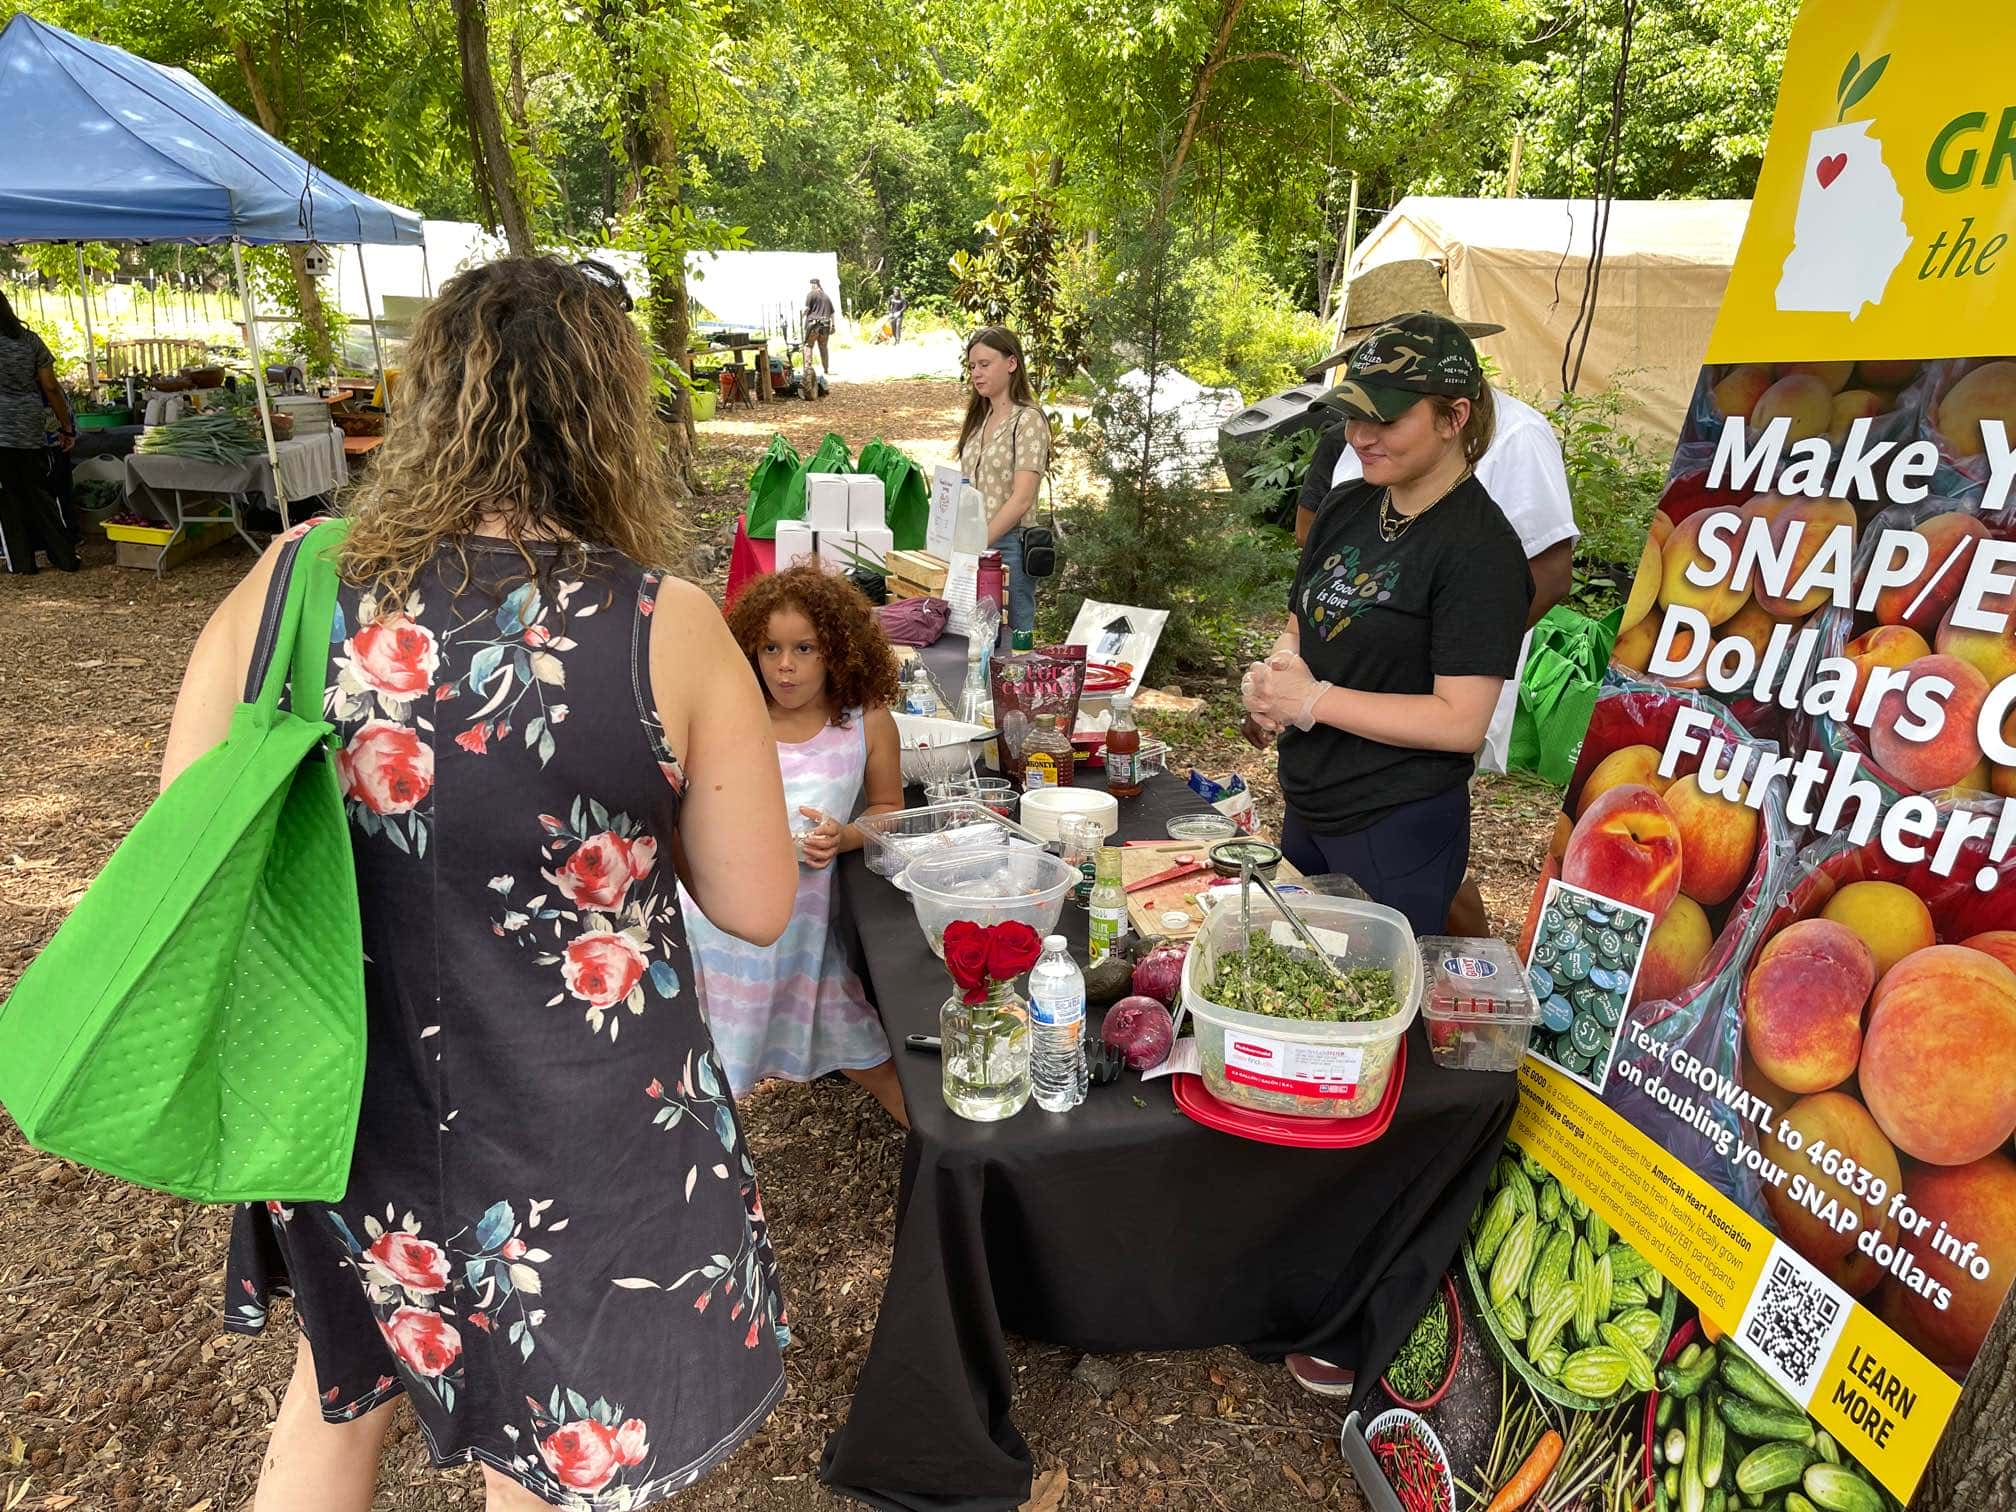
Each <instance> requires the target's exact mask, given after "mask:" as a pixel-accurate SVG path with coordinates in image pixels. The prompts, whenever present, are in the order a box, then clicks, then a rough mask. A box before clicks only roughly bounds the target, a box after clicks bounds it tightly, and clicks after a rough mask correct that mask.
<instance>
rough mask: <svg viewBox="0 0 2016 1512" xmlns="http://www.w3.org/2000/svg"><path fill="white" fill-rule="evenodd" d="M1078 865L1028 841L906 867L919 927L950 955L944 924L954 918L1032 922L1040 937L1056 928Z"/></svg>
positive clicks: (937, 951) (938, 950) (938, 951)
mask: <svg viewBox="0 0 2016 1512" xmlns="http://www.w3.org/2000/svg"><path fill="white" fill-rule="evenodd" d="M1078 875H1079V873H1078V868H1077V867H1075V866H1073V865H1071V864H1070V863H1068V862H1065V861H1060V860H1059V859H1058V858H1057V857H1055V856H1053V855H1051V854H1050V853H1049V852H1048V851H1041V850H1035V849H1032V848H1028V847H1003V846H987V847H985V848H980V849H976V848H962V849H958V850H952V851H948V852H946V853H945V854H943V855H938V856H927V857H923V858H920V859H919V860H916V861H912V862H911V863H910V867H909V870H908V871H907V872H905V873H904V880H905V881H906V883H907V884H908V886H907V888H906V889H905V890H906V891H907V892H908V893H909V894H910V902H911V905H912V906H913V907H914V908H915V909H916V910H917V927H918V928H920V929H922V930H923V931H924V938H925V939H926V940H928V941H930V942H931V953H932V954H933V955H935V956H937V957H938V958H939V959H940V960H943V959H944V957H945V930H946V928H947V926H949V925H950V924H951V923H952V922H953V921H954V920H955V919H970V920H972V921H973V922H974V923H975V924H982V925H989V924H1007V923H1011V922H1012V923H1019V924H1027V925H1028V926H1029V927H1030V928H1031V929H1033V930H1035V931H1036V934H1037V937H1038V938H1039V939H1040V938H1041V937H1043V936H1044V935H1047V934H1050V933H1051V932H1052V931H1053V930H1055V929H1056V928H1057V919H1058V916H1059V915H1061V914H1062V913H1063V912H1064V895H1065V894H1066V893H1068V892H1070V891H1071V889H1072V888H1073V887H1075V886H1077V884H1078Z"/></svg>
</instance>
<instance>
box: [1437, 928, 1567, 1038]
mask: <svg viewBox="0 0 2016 1512" xmlns="http://www.w3.org/2000/svg"><path fill="white" fill-rule="evenodd" d="M1421 978H1422V989H1421V1017H1422V1018H1424V1019H1426V1020H1427V1022H1428V1049H1429V1050H1430V1052H1432V1053H1433V1055H1434V1057H1435V1064H1436V1065H1438V1066H1448V1067H1449V1068H1451V1069H1452V1070H1456V1071H1515V1070H1517V1069H1518V1067H1519V1062H1520V1061H1521V1060H1522V1059H1523V1058H1524V1057H1525V1054H1526V1041H1527V1038H1528V1037H1529V1036H1530V1035H1531V1034H1532V1033H1533V1026H1534V1024H1535V1023H1537V1022H1538V1021H1539V1019H1540V1005H1539V1004H1538V1003H1536V1002H1535V1001H1534V1000H1533V994H1532V992H1531V990H1530V989H1528V987H1527V985H1526V973H1525V972H1524V971H1523V970H1522V969H1521V968H1520V965H1519V960H1518V957H1516V956H1514V955H1513V954H1512V951H1511V948H1510V947H1509V946H1507V945H1506V944H1505V942H1504V941H1503V940H1459V939H1455V938H1452V937H1451V936H1448V935H1429V936H1427V937H1426V938H1425V939H1423V940H1422V941H1421Z"/></svg>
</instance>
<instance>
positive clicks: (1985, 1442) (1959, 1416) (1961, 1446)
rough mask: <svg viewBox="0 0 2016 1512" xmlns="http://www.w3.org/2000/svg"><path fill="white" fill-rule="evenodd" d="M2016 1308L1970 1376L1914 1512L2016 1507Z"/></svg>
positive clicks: (1993, 1332)
mask: <svg viewBox="0 0 2016 1512" xmlns="http://www.w3.org/2000/svg"><path fill="white" fill-rule="evenodd" d="M2012 1345H2016V1307H2011V1306H2009V1305H2007V1304H2006V1303H2005V1304H2004V1306H2003V1308H2002V1311H2001V1313H2000V1315H1998V1316H1997V1318H1996V1319H1995V1326H1994V1327H1993V1328H1991V1329H1989V1330H1988V1338H1987V1339H1986V1341H1985V1342H1984V1343H1983V1344H1982V1346H1981V1353H1980V1354H1979V1355H1978V1356H1976V1357H1975V1360H1974V1368H1973V1370H1971V1371H1970V1372H1968V1375H1967V1389H1966V1390H1965V1391H1963V1392H1961V1393H1960V1403H1959V1405H1958V1406H1957V1407H1955V1408H1954V1410H1953V1419H1952V1421H1951V1422H1949V1423H1948V1424H1947V1425H1946V1434H1945V1437H1943V1438H1942V1439H1940V1440H1939V1448H1938V1449H1937V1451H1936V1452H1935V1453H1934V1454H1933V1456H1932V1464H1931V1466H1930V1468H1928V1469H1927V1470H1926V1472H1925V1479H1924V1480H1922V1481H1921V1482H1919V1485H1918V1494H1917V1495H1916V1496H1915V1497H1913V1498H1912V1499H1911V1508H1912V1512H1988V1509H1989V1508H1991V1507H2016V1438H2012V1437H2011V1436H2010V1433H2009V1425H2010V1423H2012V1422H2016V1371H2012V1369H2011V1366H2012V1364H2016V1361H2012V1360H2011V1358H2010V1356H2011V1353H2012Z"/></svg>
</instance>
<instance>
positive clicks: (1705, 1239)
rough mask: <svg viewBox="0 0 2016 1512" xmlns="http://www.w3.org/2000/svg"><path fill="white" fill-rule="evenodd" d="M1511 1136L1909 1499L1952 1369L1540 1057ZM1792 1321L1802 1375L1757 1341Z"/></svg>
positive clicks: (1941, 1422) (1947, 1407)
mask: <svg viewBox="0 0 2016 1512" xmlns="http://www.w3.org/2000/svg"><path fill="white" fill-rule="evenodd" d="M1512 1138H1513V1139H1514V1140H1516V1141H1517V1142H1518V1143H1519V1145H1520V1146H1521V1147H1522V1148H1523V1149H1525V1150H1526V1151H1527V1152H1528V1153H1530V1154H1531V1155H1532V1156H1533V1157H1534V1158H1535V1159H1537V1160H1538V1161H1539V1162H1540V1163H1541V1164H1542V1165H1544V1166H1546V1167H1547V1169H1548V1170H1549V1171H1550V1172H1551V1173H1553V1175H1554V1176H1555V1177H1556V1178H1557V1179H1558V1180H1559V1181H1560V1183H1561V1184H1562V1185H1563V1186H1564V1187H1566V1188H1568V1190H1570V1191H1572V1192H1573V1193H1575V1195H1576V1196H1578V1197H1580V1198H1581V1199H1582V1200H1583V1201H1584V1202H1586V1203H1588V1204H1589V1206H1590V1207H1592V1208H1594V1209H1595V1210H1596V1211H1597V1212H1598V1213H1600V1214H1601V1215H1602V1217H1603V1219H1604V1221H1605V1222H1606V1223H1608V1224H1609V1225H1610V1226H1611V1227H1612V1228H1613V1229H1615V1230H1616V1231H1617V1233H1618V1235H1619V1236H1620V1237H1622V1238H1623V1239H1624V1240H1625V1241H1626V1242H1627V1243H1628V1244H1630V1246H1631V1247H1632V1248H1633V1249H1635V1250H1637V1251H1638V1253H1639V1254H1641V1255H1643V1256H1644V1257H1645V1258H1646V1259H1647V1260H1649V1261H1651V1262H1652V1264H1653V1266H1654V1268H1656V1269H1657V1270H1658V1271H1659V1273H1660V1274H1661V1275H1662V1276H1664V1277H1665V1278H1666V1279H1667V1280H1668V1281H1669V1282H1671V1283H1672V1284H1673V1285H1675V1286H1677V1287H1679V1288H1680V1290H1681V1292H1682V1294H1683V1295H1685V1296H1686V1297H1687V1298H1688V1300H1689V1301H1691V1302H1693V1303H1694V1305H1695V1306H1696V1307H1697V1308H1699V1309H1700V1312H1701V1316H1702V1317H1703V1318H1704V1319H1705V1320H1707V1322H1708V1323H1710V1324H1712V1325H1713V1326H1714V1327H1715V1328H1716V1329H1717V1330H1719V1331H1720V1332H1722V1333H1726V1334H1732V1335H1734V1336H1735V1337H1736V1339H1737V1341H1738V1342H1739V1343H1741V1344H1743V1345H1744V1346H1745V1351H1746V1353H1749V1354H1751V1355H1752V1356H1753V1357H1754V1358H1756V1359H1757V1361H1758V1363H1759V1364H1760V1365H1761V1366H1762V1367H1763V1368H1765V1369H1766V1370H1767V1371H1769V1372H1770V1374H1771V1375H1772V1376H1773V1377H1775V1378H1776V1380H1777V1382H1778V1384H1779V1386H1780V1387H1781V1388H1783V1389H1784V1390H1785V1391H1786V1392H1787V1394H1789V1395H1790V1396H1791V1397H1792V1398H1793V1399H1794V1400H1795V1401H1798V1402H1801V1403H1803V1404H1804V1406H1805V1408H1806V1410H1807V1411H1808V1412H1809V1413H1811V1414H1812V1415H1813V1419H1814V1421H1816V1422H1817V1423H1819V1424H1820V1426H1821V1427H1822V1428H1824V1429H1826V1430H1827V1431H1828V1432H1829V1433H1831V1434H1832V1435H1833V1436H1834V1438H1835V1440H1836V1441H1837V1442H1839V1444H1840V1445H1841V1447H1842V1448H1843V1449H1844V1450H1846V1451H1847V1452H1848V1453H1849V1454H1850V1455H1852V1456H1853V1457H1854V1458H1855V1459H1856V1460H1857V1461H1858V1462H1860V1463H1861V1464H1862V1465H1864V1466H1866V1467H1867V1468H1868V1469H1869V1471H1870V1473H1871V1474H1873V1475H1874V1476H1876V1478H1877V1479H1878V1480H1880V1481H1882V1482H1883V1484H1884V1485H1885V1486H1887V1487H1889V1488H1890V1490H1891V1491H1892V1492H1894V1493H1895V1494H1896V1495H1897V1496H1898V1498H1899V1499H1900V1500H1904V1501H1908V1500H1910V1497H1911V1492H1912V1489H1913V1488H1914V1487H1915V1486H1916V1485H1917V1484H1918V1478H1919V1477H1920V1476H1921V1475H1922V1474H1923V1473H1924V1470H1925V1466H1926V1464H1927V1462H1929V1461H1930V1459H1931V1458H1932V1451H1933V1449H1934V1448H1935V1447H1937V1445H1938V1443H1939V1435H1940V1432H1941V1431H1942V1430H1943V1429H1944V1428H1945V1426H1946V1420H1947V1418H1948V1417H1950V1416H1951V1415H1952V1412H1953V1407H1954V1404H1955V1403H1956V1402H1958V1401H1959V1399H1960V1387H1959V1384H1958V1383H1957V1382H1955V1381H1954V1380H1953V1379H1952V1377H1950V1376H1948V1375H1947V1374H1946V1373H1945V1372H1944V1371H1942V1370H1940V1369H1939V1368H1938V1367H1937V1366H1935V1365H1934V1364H1932V1362H1931V1361H1929V1360H1927V1359H1926V1358H1925V1357H1924V1356H1923V1355H1921V1354H1920V1353H1919V1352H1918V1351H1917V1350H1915V1349H1913V1348H1912V1347H1911V1346H1910V1345H1909V1344H1907V1343H1905V1342H1904V1340H1903V1339H1901V1338H1900V1337H1898V1335H1897V1334H1896V1333H1895V1332H1894V1331H1893V1330H1892V1329H1891V1328H1890V1326H1889V1325H1888V1324H1886V1323H1885V1322H1883V1320H1882V1319H1880V1318H1878V1317H1877V1316H1876V1315H1875V1314H1874V1313H1872V1312H1870V1311H1869V1310H1868V1309H1867V1308H1865V1307H1863V1306H1862V1305H1861V1304H1860V1303H1858V1302H1855V1301H1853V1300H1851V1299H1850V1298H1849V1297H1848V1296H1847V1295H1846V1294H1845V1293H1843V1292H1842V1291H1841V1290H1840V1289H1839V1288H1837V1287H1835V1286H1834V1285H1833V1284H1832V1283H1830V1282H1829V1281H1827V1280H1826V1278H1825V1277H1823V1276H1821V1275H1820V1273H1819V1272H1818V1271H1816V1270H1814V1269H1813V1267H1812V1266H1810V1265H1808V1264H1806V1262H1805V1261H1803V1260H1801V1259H1800V1258H1799V1257H1798V1256H1797V1255H1796V1254H1794V1253H1793V1252H1792V1251H1791V1250H1790V1249H1788V1248H1787V1247H1786V1246H1785V1245H1783V1244H1782V1243H1780V1242H1779V1241H1778V1240H1777V1239H1775V1238H1774V1237H1773V1236H1772V1234H1771V1232H1770V1231H1769V1230H1768V1229H1766V1228H1765V1227H1764V1225H1763V1224H1761V1223H1759V1222H1758V1221H1757V1220H1756V1219H1754V1218H1752V1217H1751V1216H1750V1215H1749V1214H1748V1213H1746V1212H1744V1211H1743V1209H1742V1208H1740V1207H1738V1206H1737V1205H1736V1204H1735V1203H1734V1202H1732V1201H1731V1200H1730V1199H1729V1198H1728V1197H1726V1196H1724V1195H1723V1194H1722V1192H1720V1191H1719V1190H1717V1189H1716V1188H1715V1187H1714V1186H1712V1185H1711V1184H1710V1183H1708V1182H1707V1181H1704V1180H1703V1179H1702V1178H1701V1177H1699V1176H1698V1175H1696V1174H1695V1173H1694V1171H1693V1170H1692V1168H1691V1167H1689V1166H1688V1165H1687V1164H1686V1163H1685V1162H1684V1161H1681V1160H1679V1159H1676V1158H1675V1157H1674V1156H1672V1155H1670V1154H1668V1153H1667V1151H1666V1150H1665V1149H1664V1148H1663V1147H1662V1146H1660V1145H1659V1144H1658V1143H1656V1142H1655V1141H1654V1140H1652V1139H1651V1138H1649V1137H1648V1136H1647V1135H1646V1134H1645V1133H1644V1132H1643V1131H1641V1130H1640V1129H1638V1128H1637V1127H1636V1126H1635V1125H1633V1124H1632V1123H1630V1122H1629V1121H1628V1120H1627V1119H1625V1118H1624V1117H1622V1116H1621V1115H1620V1114H1618V1113H1616V1112H1615V1111H1613V1110H1612V1109H1610V1108H1608V1107H1606V1106H1605V1105H1604V1104H1603V1102H1602V1101H1601V1100H1600V1099H1599V1098H1597V1097H1596V1096H1594V1095H1593V1094H1592V1093H1590V1092H1589V1090H1588V1089H1587V1088H1585V1087H1583V1086H1581V1085H1580V1084H1579V1083H1578V1082H1576V1081H1575V1080H1574V1079H1573V1078H1572V1077H1570V1076H1568V1075H1566V1074H1565V1073H1563V1072H1561V1071H1558V1070H1556V1069H1555V1068H1554V1067H1552V1066H1550V1065H1548V1064H1547V1063H1546V1062H1545V1061H1542V1060H1540V1059H1539V1058H1538V1057H1536V1056H1530V1055H1529V1056H1528V1057H1527V1058H1526V1059H1525V1061H1523V1062H1522V1063H1521V1064H1520V1067H1519V1111H1518V1113H1517V1115H1516V1116H1515V1117H1514V1119H1513V1123H1512ZM1788 1319H1790V1320H1791V1321H1793V1322H1796V1325H1797V1327H1798V1328H1799V1330H1800V1331H1801V1333H1802V1334H1804V1335H1805V1337H1806V1340H1807V1343H1806V1347H1807V1348H1810V1349H1812V1350H1813V1351H1814V1352H1815V1353H1814V1356H1813V1358H1814V1368H1813V1370H1812V1371H1811V1372H1809V1373H1808V1375H1807V1377H1806V1379H1804V1380H1799V1379H1795V1378H1793V1377H1791V1376H1789V1375H1788V1374H1787V1373H1786V1372H1785V1370H1784V1369H1783V1368H1782V1367H1781V1366H1780V1365H1779V1364H1778V1362H1777V1360H1776V1359H1774V1357H1773V1352H1772V1351H1771V1350H1769V1349H1767V1348H1762V1347H1760V1341H1761V1340H1762V1339H1763V1338H1764V1337H1766V1336H1768V1334H1769V1332H1770V1331H1771V1330H1772V1329H1774V1328H1777V1327H1782V1326H1788Z"/></svg>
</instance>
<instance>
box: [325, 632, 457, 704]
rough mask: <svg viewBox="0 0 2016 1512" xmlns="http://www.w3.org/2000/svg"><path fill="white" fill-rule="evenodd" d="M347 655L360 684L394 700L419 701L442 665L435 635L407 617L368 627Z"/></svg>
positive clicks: (351, 642) (347, 646)
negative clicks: (415, 699)
mask: <svg viewBox="0 0 2016 1512" xmlns="http://www.w3.org/2000/svg"><path fill="white" fill-rule="evenodd" d="M343 651H344V655H345V656H346V657H347V658H348V660H349V663H350V671H351V672H352V673H353V674H354V675H355V676H356V678H357V681H358V682H360V683H362V684H363V685H364V686H365V687H367V688H369V689H371V691H373V692H374V693H383V694H384V695H385V696H386V697H387V698H392V699H399V700H405V699H409V698H418V697H419V696H420V695H421V694H422V693H425V692H426V691H427V689H428V688H429V687H430V686H431V685H432V684H433V681H434V672H435V669H436V668H438V667H439V666H440V665H441V652H440V649H439V648H438V647H437V646H436V645H435V644H434V634H433V632H432V631H430V630H429V629H427V627H426V626H425V625H416V624H414V623H413V621H412V620H409V619H407V618H406V616H405V615H403V614H395V615H391V616H389V617H387V618H385V619H382V620H379V621H378V622H377V623H375V624H370V625H366V626H365V627H364V628H363V629H361V630H359V631H358V632H357V633H356V634H355V635H353V636H351V637H350V639H349V640H348V641H347V642H345V644H344V646H343Z"/></svg>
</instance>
